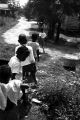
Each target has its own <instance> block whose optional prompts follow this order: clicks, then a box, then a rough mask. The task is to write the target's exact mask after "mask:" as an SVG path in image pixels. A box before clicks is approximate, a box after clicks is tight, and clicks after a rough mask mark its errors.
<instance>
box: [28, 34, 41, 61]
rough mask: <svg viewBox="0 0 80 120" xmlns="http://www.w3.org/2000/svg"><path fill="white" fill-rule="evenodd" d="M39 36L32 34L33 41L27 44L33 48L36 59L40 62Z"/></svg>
mask: <svg viewBox="0 0 80 120" xmlns="http://www.w3.org/2000/svg"><path fill="white" fill-rule="evenodd" d="M37 39H38V34H36V33H33V34H32V41H29V42H28V43H27V45H28V46H31V47H32V48H33V54H34V57H35V60H37V61H39V47H40V46H39V43H38V42H37Z"/></svg>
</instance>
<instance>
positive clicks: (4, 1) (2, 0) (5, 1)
mask: <svg viewBox="0 0 80 120" xmlns="http://www.w3.org/2000/svg"><path fill="white" fill-rule="evenodd" d="M7 2H8V0H0V3H7Z"/></svg>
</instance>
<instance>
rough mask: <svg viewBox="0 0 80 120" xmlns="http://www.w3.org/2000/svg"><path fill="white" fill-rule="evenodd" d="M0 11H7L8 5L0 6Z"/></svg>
mask: <svg viewBox="0 0 80 120" xmlns="http://www.w3.org/2000/svg"><path fill="white" fill-rule="evenodd" d="M0 10H8V4H0Z"/></svg>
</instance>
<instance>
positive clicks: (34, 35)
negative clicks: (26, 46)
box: [31, 33, 38, 42]
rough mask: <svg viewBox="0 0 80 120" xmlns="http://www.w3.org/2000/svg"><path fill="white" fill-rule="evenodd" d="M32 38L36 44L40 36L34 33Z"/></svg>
mask: <svg viewBox="0 0 80 120" xmlns="http://www.w3.org/2000/svg"><path fill="white" fill-rule="evenodd" d="M31 38H32V41H33V42H35V41H36V40H37V38H38V34H37V33H33V34H32V37H31Z"/></svg>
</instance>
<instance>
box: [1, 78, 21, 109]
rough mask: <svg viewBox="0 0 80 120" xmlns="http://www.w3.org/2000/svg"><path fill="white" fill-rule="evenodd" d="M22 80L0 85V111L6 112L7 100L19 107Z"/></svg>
mask: <svg viewBox="0 0 80 120" xmlns="http://www.w3.org/2000/svg"><path fill="white" fill-rule="evenodd" d="M21 83H22V82H21V81H20V80H16V79H15V80H11V81H10V82H9V83H7V84H4V83H0V110H5V108H6V106H7V98H9V100H10V101H11V102H12V103H14V104H16V105H17V101H18V100H19V99H20V98H21V96H22V95H23V94H22V91H21V89H20V85H21Z"/></svg>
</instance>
